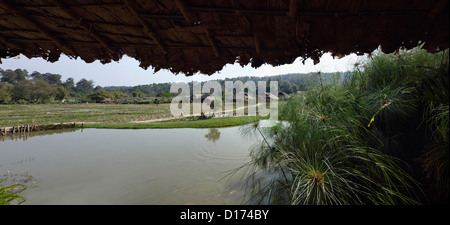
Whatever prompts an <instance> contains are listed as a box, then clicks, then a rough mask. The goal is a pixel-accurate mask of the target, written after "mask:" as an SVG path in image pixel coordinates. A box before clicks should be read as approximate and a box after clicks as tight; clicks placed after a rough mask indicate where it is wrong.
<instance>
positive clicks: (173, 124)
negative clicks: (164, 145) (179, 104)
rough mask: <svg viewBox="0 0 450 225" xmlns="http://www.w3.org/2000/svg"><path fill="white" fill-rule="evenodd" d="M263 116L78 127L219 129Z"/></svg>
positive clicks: (94, 124)
mask: <svg viewBox="0 0 450 225" xmlns="http://www.w3.org/2000/svg"><path fill="white" fill-rule="evenodd" d="M263 118H264V117H261V116H256V117H255V116H236V117H220V118H208V119H197V118H196V117H188V118H181V119H171V120H164V121H155V122H145V123H89V124H78V125H77V127H83V128H107V129H152V128H219V127H233V126H239V125H244V124H248V123H253V122H256V121H259V120H261V119H263Z"/></svg>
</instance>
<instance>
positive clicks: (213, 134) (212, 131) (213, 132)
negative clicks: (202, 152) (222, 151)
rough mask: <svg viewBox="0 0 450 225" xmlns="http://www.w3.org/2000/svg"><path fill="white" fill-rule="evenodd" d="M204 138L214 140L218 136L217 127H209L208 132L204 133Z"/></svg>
mask: <svg viewBox="0 0 450 225" xmlns="http://www.w3.org/2000/svg"><path fill="white" fill-rule="evenodd" d="M205 138H206V139H208V140H210V141H212V142H216V141H217V140H218V139H219V138H220V131H219V129H217V128H211V129H209V132H208V133H207V134H206V135H205Z"/></svg>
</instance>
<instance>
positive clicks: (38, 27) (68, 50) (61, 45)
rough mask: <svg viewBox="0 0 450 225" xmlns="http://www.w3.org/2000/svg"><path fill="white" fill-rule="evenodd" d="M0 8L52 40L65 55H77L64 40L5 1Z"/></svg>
mask: <svg viewBox="0 0 450 225" xmlns="http://www.w3.org/2000/svg"><path fill="white" fill-rule="evenodd" d="M0 6H1V7H2V8H4V9H7V10H8V11H10V12H11V13H12V14H14V15H15V16H16V17H17V18H19V19H20V20H23V21H25V22H26V23H27V24H30V25H32V26H33V28H35V29H36V30H38V31H39V32H41V34H42V35H44V36H45V37H46V38H48V39H50V40H52V41H53V42H54V43H56V45H57V46H58V48H60V49H61V50H63V51H65V52H66V54H73V55H75V54H77V53H76V51H75V49H74V48H72V47H71V46H68V45H67V44H66V43H65V41H64V40H62V39H60V38H58V37H56V35H54V33H52V31H50V30H49V29H48V28H47V27H45V26H44V25H42V24H39V23H38V22H37V21H36V20H32V19H30V18H29V17H28V16H27V15H24V12H23V11H22V10H19V9H16V8H15V7H14V6H12V5H10V4H9V3H8V2H7V1H5V0H0Z"/></svg>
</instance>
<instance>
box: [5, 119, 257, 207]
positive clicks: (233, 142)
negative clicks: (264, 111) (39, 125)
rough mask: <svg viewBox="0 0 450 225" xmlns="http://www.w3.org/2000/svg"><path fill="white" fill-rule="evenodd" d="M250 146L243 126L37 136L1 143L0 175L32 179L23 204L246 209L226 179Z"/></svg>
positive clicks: (237, 189) (236, 188) (236, 187)
mask: <svg viewBox="0 0 450 225" xmlns="http://www.w3.org/2000/svg"><path fill="white" fill-rule="evenodd" d="M18 140H22V141H18ZM252 144H253V143H252V142H251V141H249V140H247V139H244V138H242V137H241V136H240V134H239V127H231V128H219V129H141V130H131V129H130V130H119V129H84V130H80V129H70V130H69V129H66V130H59V131H47V132H34V133H29V134H27V135H22V136H11V137H8V136H6V137H5V138H4V139H3V141H2V142H0V174H5V173H6V172H7V171H17V172H19V171H23V172H24V173H26V174H29V175H30V176H32V177H33V180H34V182H37V183H36V184H35V185H37V186H38V187H36V188H31V189H28V190H26V191H25V192H23V193H22V194H23V196H24V197H26V198H27V201H26V202H25V203H24V204H241V203H242V200H243V196H244V193H243V190H241V189H240V186H239V185H238V184H237V183H236V181H234V180H228V179H222V178H223V177H224V176H225V175H227V174H228V173H229V172H230V171H231V170H233V169H235V168H238V167H240V166H242V165H243V164H245V163H246V162H248V161H249V160H250V158H249V153H248V149H249V147H250V146H251V145H252Z"/></svg>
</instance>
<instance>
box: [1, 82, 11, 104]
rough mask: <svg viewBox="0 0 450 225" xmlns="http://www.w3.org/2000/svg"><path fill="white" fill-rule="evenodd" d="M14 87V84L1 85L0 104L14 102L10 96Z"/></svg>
mask: <svg viewBox="0 0 450 225" xmlns="http://www.w3.org/2000/svg"><path fill="white" fill-rule="evenodd" d="M12 87H13V86H12V84H8V83H0V104H5V103H9V102H10V101H11V100H12V98H11V94H10V92H11V89H12Z"/></svg>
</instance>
